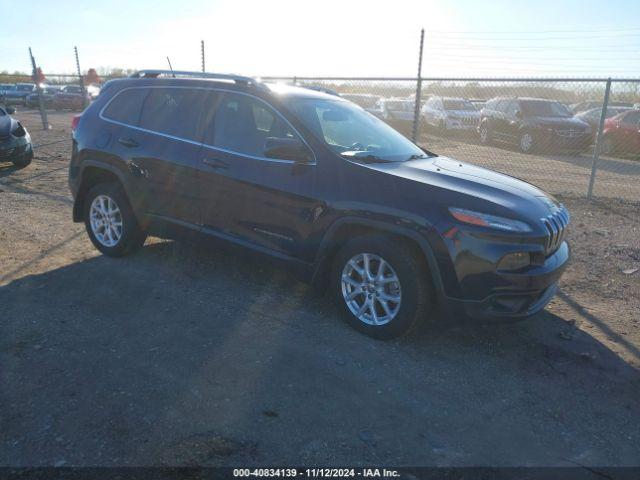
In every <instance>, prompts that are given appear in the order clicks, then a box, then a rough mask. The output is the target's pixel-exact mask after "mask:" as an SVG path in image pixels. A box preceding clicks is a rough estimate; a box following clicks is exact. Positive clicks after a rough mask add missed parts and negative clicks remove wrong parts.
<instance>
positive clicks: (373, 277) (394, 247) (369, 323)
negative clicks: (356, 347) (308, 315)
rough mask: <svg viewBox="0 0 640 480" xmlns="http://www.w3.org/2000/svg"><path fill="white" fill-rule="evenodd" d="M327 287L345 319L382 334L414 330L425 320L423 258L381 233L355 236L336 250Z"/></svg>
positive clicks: (427, 300) (427, 297) (429, 291)
mask: <svg viewBox="0 0 640 480" xmlns="http://www.w3.org/2000/svg"><path fill="white" fill-rule="evenodd" d="M332 277H333V289H334V294H335V297H336V301H337V303H338V305H339V308H340V310H341V312H342V315H343V317H344V319H345V321H346V322H347V323H348V324H349V325H350V326H351V327H353V328H355V329H356V330H358V331H360V332H362V333H364V334H366V335H369V336H371V337H374V338H377V339H381V340H386V339H391V338H396V337H400V336H402V335H406V334H409V333H413V332H415V331H416V330H417V329H418V327H419V325H420V324H421V323H422V322H424V321H425V320H428V318H429V314H430V313H431V311H432V307H433V303H434V301H433V288H432V286H431V281H430V276H429V271H428V269H427V267H426V264H425V261H424V258H423V257H421V254H420V253H419V252H418V251H417V250H416V249H414V248H411V246H410V245H408V244H406V245H405V243H404V242H402V241H398V239H396V238H391V237H387V236H383V235H381V236H366V237H358V238H355V239H353V240H351V241H349V242H347V244H346V245H344V247H343V248H342V249H341V250H340V252H339V253H338V255H337V257H336V259H335V262H334V268H333V273H332Z"/></svg>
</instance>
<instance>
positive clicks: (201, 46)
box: [200, 40, 204, 73]
mask: <svg viewBox="0 0 640 480" xmlns="http://www.w3.org/2000/svg"><path fill="white" fill-rule="evenodd" d="M200 57H201V59H202V73H204V40H200Z"/></svg>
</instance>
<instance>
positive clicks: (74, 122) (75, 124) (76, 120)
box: [71, 114, 82, 132]
mask: <svg viewBox="0 0 640 480" xmlns="http://www.w3.org/2000/svg"><path fill="white" fill-rule="evenodd" d="M80 117H82V114H78V115H74V116H73V120H71V131H72V132H75V131H76V129H77V128H78V124H79V123H80Z"/></svg>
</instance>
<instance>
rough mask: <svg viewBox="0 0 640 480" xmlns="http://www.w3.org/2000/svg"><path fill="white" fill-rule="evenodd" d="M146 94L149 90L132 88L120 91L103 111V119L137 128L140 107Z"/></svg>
mask: <svg viewBox="0 0 640 480" xmlns="http://www.w3.org/2000/svg"><path fill="white" fill-rule="evenodd" d="M148 93H149V90H148V89H146V88H132V89H129V90H123V91H121V92H120V93H119V94H117V95H116V97H115V98H114V99H113V100H111V103H109V105H108V106H107V108H106V109H105V111H104V113H103V115H104V117H105V118H108V119H110V120H115V121H116V122H121V123H126V124H127V125H132V126H134V127H137V126H138V124H139V121H140V112H141V111H142V105H143V103H144V100H145V98H146V97H147V94H148Z"/></svg>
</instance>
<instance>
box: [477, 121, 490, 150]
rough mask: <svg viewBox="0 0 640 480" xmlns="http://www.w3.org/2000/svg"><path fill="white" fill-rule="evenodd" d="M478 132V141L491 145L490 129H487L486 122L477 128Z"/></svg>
mask: <svg viewBox="0 0 640 480" xmlns="http://www.w3.org/2000/svg"><path fill="white" fill-rule="evenodd" d="M478 134H479V136H480V143H481V144H482V145H491V131H490V130H489V126H488V125H486V124H482V125H480V128H479V129H478Z"/></svg>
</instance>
